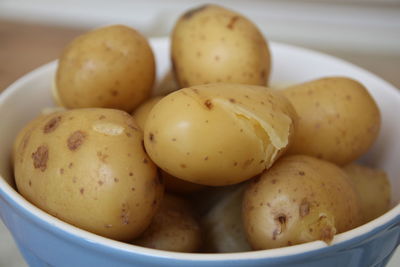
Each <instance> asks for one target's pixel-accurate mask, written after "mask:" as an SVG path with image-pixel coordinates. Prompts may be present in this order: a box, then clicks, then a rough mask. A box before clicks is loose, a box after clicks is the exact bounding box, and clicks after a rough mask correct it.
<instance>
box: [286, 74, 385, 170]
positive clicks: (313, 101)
mask: <svg viewBox="0 0 400 267" xmlns="http://www.w3.org/2000/svg"><path fill="white" fill-rule="evenodd" d="M283 92H284V94H285V96H286V97H287V98H288V99H289V100H290V101H291V102H292V104H293V105H294V107H295V109H296V111H297V113H298V114H299V117H300V119H299V125H298V127H297V128H296V132H295V135H294V140H293V144H292V146H291V147H290V149H289V153H292V154H305V155H310V156H314V157H318V158H321V159H325V160H328V161H332V162H334V163H336V164H339V165H344V164H347V163H350V162H352V161H354V160H355V159H357V158H358V157H360V156H361V155H363V154H364V153H366V152H367V150H368V149H369V148H370V147H371V145H372V144H373V143H374V141H375V139H376V138H377V136H378V133H379V129H380V124H381V118H380V112H379V109H378V106H377V104H376V103H375V101H374V99H373V98H372V97H371V95H370V94H369V93H368V91H367V89H366V88H365V87H364V86H363V85H362V84H360V83H359V82H357V81H355V80H352V79H349V78H346V77H328V78H322V79H318V80H313V81H310V82H306V83H303V84H299V85H295V86H292V87H289V88H287V89H285V90H283Z"/></svg>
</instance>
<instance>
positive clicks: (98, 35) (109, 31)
mask: <svg viewBox="0 0 400 267" xmlns="http://www.w3.org/2000/svg"><path fill="white" fill-rule="evenodd" d="M154 80H155V59H154V55H153V52H152V49H151V47H150V45H149V43H148V41H147V40H146V39H145V38H144V37H143V36H142V35H141V34H140V33H139V32H137V31H136V30H134V29H132V28H129V27H127V26H123V25H113V26H108V27H103V28H99V29H96V30H93V31H90V32H88V33H86V34H83V35H81V36H79V37H78V38H76V39H75V40H73V41H72V42H71V43H70V44H69V45H68V46H67V47H66V48H65V49H64V51H63V53H62V55H61V56H60V60H59V65H58V68H57V73H56V80H55V90H56V92H55V93H54V94H55V96H56V99H58V102H59V103H61V104H62V105H64V106H65V107H67V108H87V107H103V108H116V109H122V110H125V111H128V112H130V111H132V110H133V109H134V108H135V107H136V106H138V105H139V104H140V103H141V102H143V101H144V100H145V99H146V98H148V97H149V96H150V94H151V90H152V87H153V83H154Z"/></svg>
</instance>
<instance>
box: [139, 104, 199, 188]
mask: <svg viewBox="0 0 400 267" xmlns="http://www.w3.org/2000/svg"><path fill="white" fill-rule="evenodd" d="M162 98H163V96H156V97H153V98H150V99H149V100H147V101H146V102H144V103H143V104H141V105H140V106H139V107H138V108H137V109H135V111H134V112H133V113H132V116H133V118H134V119H135V121H136V123H137V124H138V126H139V127H140V129H144V125H145V123H146V120H147V118H148V116H149V113H150V111H151V109H152V108H153V107H154V105H155V104H157V103H158V102H159V101H160V100H161V99H162ZM160 175H161V177H162V178H163V180H164V185H165V189H166V190H167V191H169V192H172V193H178V194H186V193H192V192H195V191H199V190H201V189H203V188H204V186H203V185H199V184H194V183H191V182H188V181H185V180H182V179H178V178H176V177H174V176H172V175H170V174H168V173H166V172H164V171H162V170H161V171H160Z"/></svg>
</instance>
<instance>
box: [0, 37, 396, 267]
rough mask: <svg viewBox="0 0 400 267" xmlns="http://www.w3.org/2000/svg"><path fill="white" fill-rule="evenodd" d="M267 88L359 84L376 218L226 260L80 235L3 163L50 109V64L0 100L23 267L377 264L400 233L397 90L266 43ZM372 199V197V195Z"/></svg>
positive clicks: (344, 66) (0, 192) (165, 55)
mask: <svg viewBox="0 0 400 267" xmlns="http://www.w3.org/2000/svg"><path fill="white" fill-rule="evenodd" d="M151 45H152V47H153V49H154V52H155V55H156V59H157V71H158V77H159V78H160V77H162V76H163V75H164V74H165V73H166V72H167V71H168V69H169V68H170V61H169V41H168V39H166V38H160V39H152V40H151ZM270 48H271V51H272V59H273V67H272V69H273V72H272V77H271V85H282V84H290V83H297V82H304V81H307V80H311V79H315V78H320V77H324V76H332V75H342V76H347V77H351V78H354V79H356V80H358V81H360V82H361V83H363V84H364V85H365V86H366V87H367V88H368V90H369V91H370V93H371V94H372V96H373V97H374V98H375V99H376V101H377V103H378V105H379V107H380V109H381V112H382V118H383V121H382V122H383V124H382V130H381V132H380V135H379V138H378V140H377V142H376V143H375V144H374V146H373V147H372V149H371V150H370V151H369V153H368V154H367V155H366V156H364V157H363V158H362V159H361V160H362V161H365V162H366V163H368V164H369V165H371V166H376V167H381V168H383V169H385V170H386V171H387V172H388V174H389V177H390V179H391V185H392V191H393V192H392V209H391V210H390V211H388V212H387V213H386V214H384V215H382V216H381V217H379V218H377V219H375V220H373V221H371V222H369V223H367V224H365V225H362V226H360V227H358V228H356V229H353V230H351V231H348V232H345V233H342V234H339V235H337V236H335V238H334V241H333V243H332V244H331V245H327V244H325V243H324V242H321V241H315V242H310V243H306V244H302V245H296V246H291V247H285V248H279V249H270V250H263V251H254V252H242V253H225V254H200V253H198V254H195V253H175V252H167V251H160V250H154V249H148V248H143V247H138V246H134V245H130V244H126V243H122V242H118V241H114V240H110V239H107V238H104V237H101V236H97V235H95V234H92V233H89V232H86V231H84V230H80V229H78V228H76V227H74V226H71V225H69V224H67V223H64V222H62V221H60V220H58V219H57V218H55V217H52V216H50V215H48V214H47V213H45V212H43V211H42V210H40V209H38V208H36V207H35V206H33V205H32V204H30V203H29V202H28V201H26V200H25V199H24V198H23V197H22V196H21V195H19V194H18V192H17V191H16V190H15V187H14V184H13V175H12V168H11V162H10V155H11V148H12V143H13V140H14V138H15V136H16V134H17V132H18V131H19V130H20V129H21V128H22V127H23V126H24V124H26V123H27V122H28V121H29V120H31V119H32V118H34V117H35V116H36V115H37V114H39V112H40V111H41V110H42V109H43V108H46V107H52V106H54V105H55V104H54V102H53V100H52V97H51V84H52V80H53V77H54V73H55V69H56V65H57V62H52V63H49V64H47V65H44V66H42V67H40V68H38V69H36V70H34V71H33V72H31V73H29V74H27V75H25V76H24V77H22V78H21V79H19V80H18V81H16V82H15V83H14V84H12V85H11V86H10V87H9V88H7V89H6V90H5V91H4V92H3V93H1V94H0V131H1V135H0V148H1V150H0V175H1V176H0V217H1V219H2V220H3V221H4V223H5V225H6V226H7V228H8V229H9V230H10V232H11V234H12V236H13V237H14V239H15V241H16V243H17V246H18V248H19V249H20V251H21V253H22V255H23V256H24V258H25V260H26V261H27V262H28V264H29V265H30V266H66V267H70V266H75V267H78V266H96V267H101V266H113V267H118V266H152V267H154V266H174V267H177V266H191V267H195V266H296V267H303V266H304V267H306V266H307V267H314V266H324V267H330V266H341V267H344V266H352V267H354V266H360V267H365V266H384V265H385V264H386V263H387V261H388V260H389V259H390V256H391V255H392V254H393V251H394V250H395V248H396V247H397V246H398V244H399V234H400V205H399V204H398V203H399V200H400V190H398V189H400V177H399V175H400V164H399V158H400V142H397V138H398V137H399V136H400V119H399V117H398V114H400V92H398V91H397V89H396V88H394V87H393V86H392V85H390V84H389V83H387V82H385V81H383V80H382V79H380V78H378V77H377V76H375V75H374V74H372V73H369V72H368V71H365V70H363V69H361V68H359V67H357V66H354V65H352V64H350V63H347V62H345V61H343V60H339V59H337V58H334V57H331V56H328V55H324V54H321V53H318V52H314V51H310V50H306V49H302V48H298V47H294V46H290V45H285V44H280V43H271V44H270ZM377 197H379V196H377Z"/></svg>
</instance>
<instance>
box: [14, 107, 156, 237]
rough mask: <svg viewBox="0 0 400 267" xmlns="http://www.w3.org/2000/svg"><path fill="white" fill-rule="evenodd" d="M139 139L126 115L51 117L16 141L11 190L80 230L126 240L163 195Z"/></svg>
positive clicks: (83, 112)
mask: <svg viewBox="0 0 400 267" xmlns="http://www.w3.org/2000/svg"><path fill="white" fill-rule="evenodd" d="M142 138H143V135H142V132H141V131H140V130H139V129H138V127H137V126H136V124H135V122H134V120H133V119H132V117H131V116H130V115H129V114H127V113H125V112H123V111H120V110H111V109H75V110H70V111H65V112H56V113H53V114H50V115H48V116H47V117H46V118H45V119H40V121H39V122H38V123H37V124H35V129H33V130H32V131H31V132H30V134H29V139H28V140H27V141H26V142H24V141H22V142H21V143H22V144H21V145H18V146H17V147H18V148H17V153H18V155H19V156H18V158H17V160H16V161H15V165H14V173H15V181H16V185H17V188H18V191H19V192H20V193H21V195H22V196H24V197H25V198H26V199H27V200H28V201H30V202H32V203H33V204H34V205H36V206H37V207H39V208H41V209H43V210H44V211H46V212H48V213H49V214H51V215H53V216H55V217H57V218H59V219H61V220H63V221H66V222H68V223H70V224H73V225H75V226H77V227H79V228H81V229H84V230H87V231H90V232H93V233H96V234H99V235H102V236H105V237H109V238H112V239H117V240H132V238H134V237H136V236H138V235H139V234H140V233H141V232H142V231H144V230H145V228H146V227H147V226H148V225H149V224H150V222H151V219H152V217H153V215H154V214H155V212H156V209H157V208H158V206H159V202H160V200H161V198H162V194H163V185H162V184H161V183H160V180H159V178H158V176H157V170H156V166H155V165H154V164H153V163H152V161H151V160H150V159H149V158H148V156H147V155H146V153H145V152H144V149H143V146H142ZM18 140H19V139H17V141H18Z"/></svg>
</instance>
